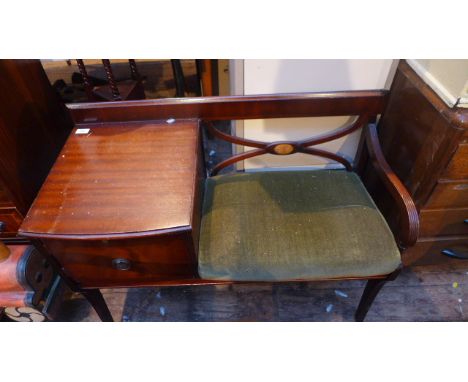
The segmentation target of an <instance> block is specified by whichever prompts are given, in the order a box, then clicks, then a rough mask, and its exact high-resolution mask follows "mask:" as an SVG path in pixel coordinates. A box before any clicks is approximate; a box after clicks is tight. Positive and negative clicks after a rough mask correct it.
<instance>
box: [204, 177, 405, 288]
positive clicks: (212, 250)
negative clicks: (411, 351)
mask: <svg viewBox="0 0 468 382" xmlns="http://www.w3.org/2000/svg"><path fill="white" fill-rule="evenodd" d="M198 263H199V266H198V270H199V274H200V276H201V277H202V278H204V279H212V280H234V281H285V280H320V279H328V278H338V277H367V276H376V275H384V274H388V273H391V272H393V271H394V270H395V269H396V268H397V267H398V266H399V264H400V253H399V251H398V248H397V246H396V243H395V241H394V238H393V235H392V233H391V231H390V229H389V228H388V226H387V223H386V222H385V220H384V218H383V216H382V215H381V213H380V212H379V210H378V209H377V207H376V206H375V204H374V202H373V201H372V199H371V197H370V196H369V194H368V193H367V191H366V189H365V187H364V185H363V184H362V183H361V180H360V179H359V177H358V176H357V175H356V174H355V173H350V172H346V171H344V170H320V171H274V172H273V171H269V172H253V173H240V174H234V175H221V176H216V177H212V178H208V179H207V180H206V184H205V195H204V201H203V215H202V221H201V232H200V246H199V260H198Z"/></svg>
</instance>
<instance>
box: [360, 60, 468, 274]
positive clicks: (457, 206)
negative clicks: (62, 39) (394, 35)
mask: <svg viewBox="0 0 468 382" xmlns="http://www.w3.org/2000/svg"><path fill="white" fill-rule="evenodd" d="M466 64H468V62H467V63H466ZM464 74H465V75H467V76H468V72H466V73H464ZM461 82H462V84H463V83H464V80H463V79H462V81H461ZM461 87H462V86H461ZM461 87H460V88H461ZM438 93H440V92H439V91H437V92H436V91H435V90H434V89H433V88H432V87H431V86H429V85H428V84H427V83H426V82H425V81H424V80H423V78H422V77H420V76H419V75H418V74H417V73H416V72H415V71H414V70H413V69H412V67H410V65H409V64H408V63H407V62H406V61H403V60H402V61H401V62H400V64H399V66H398V70H397V72H396V75H395V79H394V82H393V84H392V87H391V89H390V95H389V99H388V104H387V108H386V110H385V112H384V114H383V116H382V118H381V121H380V123H379V135H380V141H381V144H382V148H383V151H384V154H385V157H386V158H387V160H388V162H389V163H390V166H391V167H392V168H393V169H394V170H395V172H396V174H397V175H398V176H399V177H400V179H401V180H402V181H403V183H404V184H405V185H406V187H407V188H408V190H409V191H410V193H411V194H412V196H413V198H414V200H415V203H416V205H417V208H418V211H419V212H420V223H421V229H420V238H419V240H418V243H417V244H416V245H415V246H414V247H412V248H411V249H410V250H408V251H406V253H405V254H404V257H403V262H404V263H405V264H406V265H410V264H414V265H422V264H439V263H449V262H457V261H460V260H459V259H457V258H456V257H467V258H468V220H467V219H468V109H466V108H462V107H456V106H455V107H452V106H449V105H448V104H447V103H446V102H444V100H443V99H442V98H441V97H440V96H439V95H438ZM365 180H366V182H368V184H369V187H370V188H371V189H372V190H373V196H374V199H375V200H376V201H377V202H378V204H380V207H381V209H382V210H383V211H384V214H386V215H387V217H388V218H389V219H391V220H392V221H393V222H395V221H396V220H397V219H398V216H397V215H396V209H395V208H394V206H393V205H392V202H391V201H390V200H388V199H387V198H385V197H384V196H383V194H382V193H381V192H380V191H379V190H380V188H381V187H382V186H381V185H380V184H379V182H378V180H377V179H375V175H374V174H373V172H372V169H370V168H369V169H367V171H366V174H365Z"/></svg>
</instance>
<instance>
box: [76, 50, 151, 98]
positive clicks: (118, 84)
mask: <svg viewBox="0 0 468 382" xmlns="http://www.w3.org/2000/svg"><path fill="white" fill-rule="evenodd" d="M76 62H77V64H78V69H79V70H80V73H81V76H82V77H83V83H84V87H85V91H86V94H87V96H88V99H89V101H129V100H135V99H145V90H144V88H143V84H142V79H141V76H140V74H139V73H138V68H137V65H136V62H135V60H131V59H130V60H128V63H129V67H130V68H129V69H130V76H131V79H130V80H125V81H116V79H115V77H114V73H113V72H112V66H111V63H110V60H102V65H103V66H104V70H105V72H106V77H107V82H108V84H107V85H95V84H93V79H92V78H91V77H90V76H88V72H87V70H86V66H85V64H84V62H83V60H80V59H78V60H76Z"/></svg>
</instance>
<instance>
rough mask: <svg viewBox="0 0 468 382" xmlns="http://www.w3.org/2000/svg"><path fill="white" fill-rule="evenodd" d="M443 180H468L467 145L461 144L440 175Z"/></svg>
mask: <svg viewBox="0 0 468 382" xmlns="http://www.w3.org/2000/svg"><path fill="white" fill-rule="evenodd" d="M442 178H444V179H453V180H458V179H460V180H463V179H468V144H461V145H459V146H458V149H457V151H456V152H455V154H454V155H453V157H452V160H451V161H450V163H449V165H448V166H447V168H446V169H445V172H444V174H443V175H442Z"/></svg>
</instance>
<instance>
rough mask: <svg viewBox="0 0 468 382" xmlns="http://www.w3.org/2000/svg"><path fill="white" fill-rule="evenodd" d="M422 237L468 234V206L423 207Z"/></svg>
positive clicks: (421, 215) (421, 216)
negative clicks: (433, 208) (434, 208)
mask: <svg viewBox="0 0 468 382" xmlns="http://www.w3.org/2000/svg"><path fill="white" fill-rule="evenodd" d="M420 218H421V237H433V236H442V235H467V236H468V208H462V209H447V208H443V209H436V210H430V209H423V210H421V212H420Z"/></svg>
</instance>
